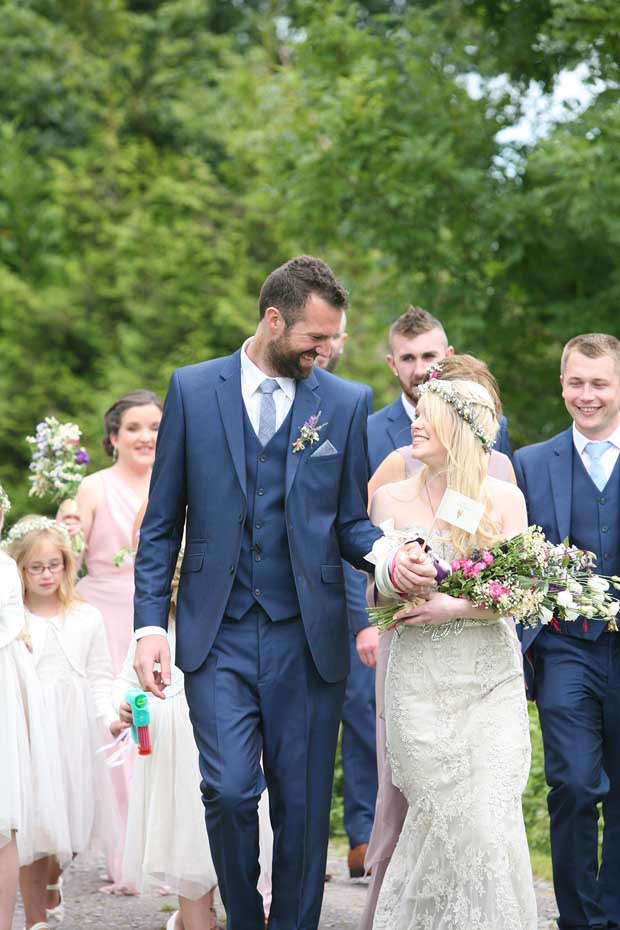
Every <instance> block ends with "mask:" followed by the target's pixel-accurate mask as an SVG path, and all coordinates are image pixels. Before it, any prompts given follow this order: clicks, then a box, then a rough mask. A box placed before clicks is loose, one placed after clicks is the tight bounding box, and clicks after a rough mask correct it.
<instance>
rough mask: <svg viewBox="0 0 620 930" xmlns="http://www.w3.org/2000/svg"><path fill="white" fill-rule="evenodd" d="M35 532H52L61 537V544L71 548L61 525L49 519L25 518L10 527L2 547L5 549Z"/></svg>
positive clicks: (68, 538) (69, 537)
mask: <svg viewBox="0 0 620 930" xmlns="http://www.w3.org/2000/svg"><path fill="white" fill-rule="evenodd" d="M37 530H39V531H40V530H54V531H55V532H56V533H58V535H59V536H60V537H61V539H62V541H63V543H65V544H66V545H67V546H71V536H70V535H69V531H68V530H67V528H66V527H65V526H63V525H62V523H57V522H56V520H50V518H49V517H32V518H30V517H26V518H25V519H23V520H20V521H19V523H16V524H15V526H13V527H11V529H10V530H9V532H8V533H7V535H6V539H5V540H4V541H3V543H2V546H3V547H4V548H5V549H6V548H8V547H9V546H10V545H11V544H12V543H14V542H17V540H18V539H23V538H24V536H27V535H28V533H34V532H36V531H37Z"/></svg>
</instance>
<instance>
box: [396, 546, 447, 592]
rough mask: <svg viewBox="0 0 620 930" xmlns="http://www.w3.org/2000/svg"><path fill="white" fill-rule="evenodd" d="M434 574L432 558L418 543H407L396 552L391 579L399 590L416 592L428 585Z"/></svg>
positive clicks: (431, 582) (433, 578)
mask: <svg viewBox="0 0 620 930" xmlns="http://www.w3.org/2000/svg"><path fill="white" fill-rule="evenodd" d="M436 574H437V571H436V569H435V566H434V565H433V561H432V559H431V558H430V556H429V555H428V553H427V552H425V551H424V549H423V548H422V546H420V545H419V543H417V542H413V543H407V544H406V545H404V546H401V547H400V549H399V550H398V552H397V553H396V558H395V559H394V574H393V581H394V584H395V585H396V587H397V589H398V590H399V591H404V592H406V593H412V592H416V593H417V592H418V590H419V589H420V588H421V587H425V586H426V587H430V586H431V585H432V584H433V582H434V580H435V576H436Z"/></svg>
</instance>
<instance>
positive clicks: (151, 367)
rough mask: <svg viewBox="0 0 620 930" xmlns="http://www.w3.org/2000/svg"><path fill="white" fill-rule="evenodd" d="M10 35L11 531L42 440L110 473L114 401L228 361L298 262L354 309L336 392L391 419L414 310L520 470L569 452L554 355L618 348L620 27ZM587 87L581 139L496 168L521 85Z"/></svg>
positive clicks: (209, 21)
mask: <svg viewBox="0 0 620 930" xmlns="http://www.w3.org/2000/svg"><path fill="white" fill-rule="evenodd" d="M0 12H1V16H0V57H1V59H2V62H3V67H2V69H1V70H0V348H1V351H2V359H1V363H0V417H1V421H2V424H3V429H2V431H1V432H0V478H1V480H3V481H4V483H5V484H6V486H7V488H8V490H9V492H10V493H11V495H12V496H13V497H15V498H16V504H17V506H16V509H15V515H18V514H19V512H23V511H24V509H25V508H26V507H27V506H28V505H27V502H26V490H27V483H26V480H25V465H26V463H27V450H26V447H25V445H24V444H23V436H24V435H25V434H26V433H27V432H30V431H31V430H32V429H33V427H34V425H35V423H36V422H37V420H39V419H40V418H42V417H43V416H44V415H45V414H48V413H55V414H57V415H58V416H59V417H61V418H66V417H71V418H73V419H76V420H77V421H78V422H79V423H80V424H81V425H82V427H83V429H84V431H85V440H86V442H87V445H88V447H89V448H90V450H91V453H92V452H93V451H95V452H96V450H97V448H98V438H99V432H100V422H101V413H102V411H103V409H105V407H106V405H107V404H108V403H109V402H110V401H112V400H113V399H114V398H115V397H116V396H118V395H119V394H120V393H121V392H123V391H125V390H126V389H129V388H133V387H136V386H142V385H144V386H148V387H152V388H154V389H156V390H158V391H161V392H163V391H164V390H165V387H166V383H167V379H168V377H169V375H170V372H171V371H172V369H173V368H174V367H175V366H177V365H180V364H185V363H188V362H192V361H195V360H198V359H201V358H206V357H209V356H213V355H217V354H221V353H226V352H229V351H230V350H232V349H234V348H235V347H236V346H237V345H238V344H239V342H240V340H241V339H242V337H243V336H244V335H246V334H248V333H250V332H251V331H252V329H253V327H254V325H255V321H256V295H257V292H258V289H259V286H260V283H261V281H262V280H263V278H264V276H265V274H266V273H267V272H268V271H269V270H270V269H271V268H272V267H274V265H275V264H277V263H279V262H280V261H282V260H284V259H286V258H287V257H289V256H290V255H291V254H294V253H297V252H301V251H306V252H315V253H318V254H320V255H322V256H324V257H325V258H326V259H327V260H328V261H329V262H330V263H331V264H332V266H333V267H334V269H335V270H336V272H337V273H338V274H339V275H340V276H341V277H342V278H343V279H344V280H345V282H346V283H347V285H348V286H349V288H350V291H351V313H350V323H349V331H350V339H349V343H348V345H347V354H346V357H345V361H344V362H343V366H342V373H343V374H345V375H347V374H348V375H351V376H353V377H355V378H357V379H360V380H365V381H368V382H369V383H371V384H372V386H373V387H374V389H375V394H376V404H377V406H379V405H381V404H383V403H385V402H387V401H388V400H390V399H391V398H392V396H393V388H394V385H393V382H392V379H391V378H389V377H388V371H387V368H386V367H385V365H384V363H383V352H384V338H385V330H386V326H387V324H388V323H389V322H390V321H391V320H392V319H393V318H394V317H395V316H396V315H398V314H399V313H400V312H402V310H403V309H404V308H405V307H406V305H407V304H408V303H410V302H414V303H416V304H419V305H422V306H426V307H428V308H429V309H431V310H432V311H433V312H435V313H436V314H437V315H439V316H440V317H441V318H442V319H443V320H444V322H445V324H446V327H447V329H448V333H449V336H450V338H451V341H452V342H453V343H454V344H455V345H456V346H457V348H460V349H462V350H469V351H472V352H474V353H476V354H479V355H481V356H483V357H485V358H486V359H487V360H488V361H489V362H490V363H491V365H492V367H493V369H494V370H495V371H496V373H497V375H498V377H499V379H500V383H501V386H502V389H503V395H504V403H505V407H506V410H507V412H508V414H509V417H510V421H511V430H512V435H513V438H514V440H515V441H516V442H517V443H518V444H521V443H523V442H531V441H536V440H537V439H539V438H544V437H546V436H549V435H551V434H552V433H553V432H554V431H557V430H558V429H559V428H561V427H562V426H563V424H564V423H565V420H566V418H565V413H564V410H563V405H562V402H561V399H560V397H559V391H558V383H557V365H558V358H559V352H560V348H561V345H562V343H563V341H565V339H567V338H568V337H570V336H572V335H574V334H575V333H576V332H579V331H588V330H592V329H595V330H613V329H614V327H615V325H616V312H615V311H616V305H617V301H618V296H619V292H620V272H619V270H618V269H619V266H618V262H617V260H616V256H617V253H618V244H619V242H618V241H619V239H620V224H619V221H618V215H619V212H620V211H618V209H617V206H618V202H619V200H620V182H619V181H618V177H619V176H620V172H619V171H618V160H619V156H618V152H619V151H620V147H619V146H618V145H617V139H618V136H619V135H620V116H619V113H620V108H619V91H618V87H619V84H618V69H619V61H620V58H619V56H620V51H619V49H620V45H619V42H620V15H619V14H618V8H617V4H615V3H614V2H613V0H596V2H592V0H535V2H531V3H526V4H524V3H519V4H516V3H507V2H505V0H436V2H433V0H417V2H408V3H401V2H397V0H366V2H357V3H352V2H348V0H346V2H345V0H326V2H321V3H318V2H316V0H314V2H312V0H235V2H234V3H233V2H230V0H169V2H159V0H133V2H132V0H112V2H110V0H90V2H88V3H83V2H82V0H63V2H60V0H2V2H0ZM583 62H586V63H587V64H588V67H589V69H590V74H591V78H592V81H593V82H594V81H595V80H597V81H600V82H603V83H599V84H597V85H594V84H593V95H592V99H591V103H590V106H589V107H588V108H587V109H586V110H585V112H582V113H580V112H578V111H576V110H574V111H571V110H570V108H567V111H566V113H565V120H564V121H563V122H562V123H560V124H558V125H557V126H556V127H555V128H553V129H552V130H551V131H550V132H549V133H547V135H546V136H545V137H541V138H539V139H538V141H536V142H534V143H533V144H532V145H530V146H529V147H527V146H525V145H521V146H520V147H514V146H513V147H512V149H510V150H506V149H505V148H504V149H502V147H501V146H500V145H499V143H498V141H497V138H496V137H497V132H498V130H500V129H502V128H503V127H505V126H507V125H510V124H512V123H514V122H515V120H517V119H518V117H519V113H520V107H521V102H522V99H523V93H524V91H525V89H526V87H527V84H528V82H529V81H530V80H531V79H537V80H539V81H540V82H541V83H542V85H544V86H545V87H546V88H551V87H552V86H553V84H554V81H556V80H557V77H558V74H559V72H560V70H561V68H563V67H572V66H575V65H577V64H579V63H583ZM472 73H474V74H476V75H478V80H477V83H478V86H479V93H478V94H476V96H475V99H474V97H472V96H470V95H469V94H468V93H467V91H466V89H465V82H464V80H463V76H464V75H467V74H472ZM498 75H509V76H510V79H511V82H512V83H510V84H508V83H507V82H506V81H504V82H503V84H501V85H499V86H500V90H498V84H497V81H493V80H492V79H493V78H497V76H498ZM599 91H602V92H599ZM98 456H99V457H98ZM101 464H103V459H102V457H101V453H99V454H98V455H97V454H96V455H95V465H101Z"/></svg>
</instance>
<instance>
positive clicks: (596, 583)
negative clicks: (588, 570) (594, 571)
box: [588, 575, 609, 592]
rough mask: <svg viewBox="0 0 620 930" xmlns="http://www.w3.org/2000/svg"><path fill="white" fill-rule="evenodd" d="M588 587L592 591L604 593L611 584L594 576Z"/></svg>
mask: <svg viewBox="0 0 620 930" xmlns="http://www.w3.org/2000/svg"><path fill="white" fill-rule="evenodd" d="M588 586H589V588H590V590H592V591H597V592H599V591H600V592H602V591H607V589H608V588H609V582H608V581H606V580H605V579H604V578H600V577H599V576H598V575H592V577H591V578H590V579H589V581H588Z"/></svg>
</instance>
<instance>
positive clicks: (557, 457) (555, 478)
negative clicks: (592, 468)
mask: <svg viewBox="0 0 620 930" xmlns="http://www.w3.org/2000/svg"><path fill="white" fill-rule="evenodd" d="M572 453H573V431H572V427H569V428H568V429H567V430H565V431H564V432H563V433H560V435H559V436H558V437H557V440H556V442H555V444H554V446H553V450H552V453H551V458H550V459H549V479H550V481H551V494H552V496H553V506H554V508H555V519H556V522H557V525H558V533H559V535H560V542H561V541H562V540H563V539H566V537H567V536H568V535H569V533H570V516H571V502H572V498H573V454H572Z"/></svg>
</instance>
